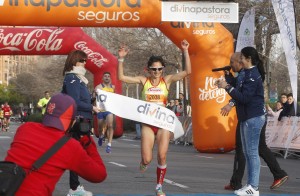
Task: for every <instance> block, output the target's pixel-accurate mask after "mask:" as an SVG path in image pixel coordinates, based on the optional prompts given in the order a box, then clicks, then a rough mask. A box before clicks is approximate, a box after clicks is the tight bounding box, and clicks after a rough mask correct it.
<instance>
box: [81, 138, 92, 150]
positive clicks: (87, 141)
mask: <svg viewBox="0 0 300 196" xmlns="http://www.w3.org/2000/svg"><path fill="white" fill-rule="evenodd" d="M79 142H80V144H81V146H82V147H83V148H86V147H88V146H89V145H90V144H91V138H90V136H89V135H83V136H80V139H79Z"/></svg>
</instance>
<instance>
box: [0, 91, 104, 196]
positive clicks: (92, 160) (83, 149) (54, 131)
mask: <svg viewBox="0 0 300 196" xmlns="http://www.w3.org/2000/svg"><path fill="white" fill-rule="evenodd" d="M75 113H76V104H75V101H74V100H73V98H71V97H70V96H68V95H66V94H62V93H59V94H56V95H54V96H53V97H51V99H50V101H49V103H48V104H47V107H46V112H45V115H44V117H43V121H42V123H35V122H27V123H25V124H22V125H21V126H20V127H19V128H18V129H17V131H16V134H15V137H14V139H13V141H12V143H11V146H10V149H9V150H8V152H7V156H6V158H5V160H6V161H11V162H14V163H16V164H18V165H19V166H21V167H22V168H23V169H24V170H25V171H26V173H27V175H26V177H25V179H24V181H23V183H22V185H21V186H20V188H19V189H18V191H17V193H16V196H20V195H24V196H28V195H30V196H41V195H52V193H53V190H54V189H55V185H56V183H57V182H58V181H59V179H60V177H61V176H62V175H63V173H64V171H65V170H71V171H74V172H76V173H77V174H78V175H79V176H81V177H82V178H84V179H85V180H87V181H90V182H93V183H99V182H102V181H104V180H105V178H106V176H107V173H106V168H105V165H104V164H103V161H102V159H101V157H100V155H99V153H98V151H97V148H96V145H95V142H94V140H93V139H92V138H91V137H90V136H87V135H85V136H83V137H81V138H80V139H79V140H75V139H73V138H71V139H69V140H68V141H67V142H66V143H65V144H64V145H63V146H62V147H61V148H60V149H59V150H58V151H57V152H56V153H55V154H54V155H53V156H51V157H50V158H49V159H48V160H47V161H46V163H44V164H43V165H42V166H41V167H40V168H39V169H38V170H37V171H31V172H30V170H31V166H32V164H33V163H34V162H35V161H36V160H37V159H39V158H40V157H41V156H42V155H43V154H44V153H45V152H46V151H47V150H48V149H49V148H50V147H51V146H53V144H54V143H56V142H57V141H58V140H59V139H60V138H61V137H63V136H64V135H65V134H66V133H67V132H68V130H70V128H71V127H72V126H73V124H74V122H75V121H74V119H75Z"/></svg>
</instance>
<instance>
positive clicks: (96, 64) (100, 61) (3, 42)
mask: <svg viewBox="0 0 300 196" xmlns="http://www.w3.org/2000/svg"><path fill="white" fill-rule="evenodd" d="M74 49H78V50H82V51H84V52H85V53H86V54H87V55H88V61H87V63H86V68H87V69H88V70H89V71H90V72H91V73H93V74H94V85H98V84H99V83H100V82H101V79H102V74H103V72H106V71H108V72H110V73H111V78H112V83H113V84H114V85H115V87H116V93H118V94H122V83H121V82H120V81H119V80H118V79H117V74H116V70H117V63H118V62H117V59H116V57H115V56H114V55H112V54H111V53H110V52H108V51H107V50H106V49H105V48H104V47H102V46H101V45H100V44H99V43H97V42H96V41H95V40H94V39H92V38H91V37H90V36H88V35H87V34H86V33H85V32H83V31H82V29H81V28H79V27H63V28H62V27H60V28H47V27H42V28H40V27H34V28H20V27H14V28H0V55H67V54H69V52H70V51H72V50H74ZM116 121H117V123H116V130H115V134H114V135H115V136H121V135H122V134H123V127H122V120H121V119H120V118H117V119H116Z"/></svg>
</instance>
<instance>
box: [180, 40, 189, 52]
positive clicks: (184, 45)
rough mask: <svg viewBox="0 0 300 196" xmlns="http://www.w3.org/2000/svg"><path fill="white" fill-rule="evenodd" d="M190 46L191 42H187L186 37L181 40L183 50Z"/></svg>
mask: <svg viewBox="0 0 300 196" xmlns="http://www.w3.org/2000/svg"><path fill="white" fill-rule="evenodd" d="M189 46H190V44H189V42H187V41H186V40H185V39H184V40H182V42H181V48H182V49H183V50H188V48H189Z"/></svg>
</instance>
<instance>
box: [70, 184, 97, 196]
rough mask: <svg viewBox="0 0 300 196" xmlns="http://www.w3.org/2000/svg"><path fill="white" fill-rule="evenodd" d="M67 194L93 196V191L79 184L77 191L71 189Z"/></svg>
mask: <svg viewBox="0 0 300 196" xmlns="http://www.w3.org/2000/svg"><path fill="white" fill-rule="evenodd" d="M67 196H93V193H92V192H90V191H86V190H84V187H83V186H81V185H79V186H78V187H77V189H76V190H75V191H73V190H72V189H70V190H69V193H68V195H67Z"/></svg>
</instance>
